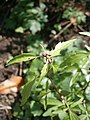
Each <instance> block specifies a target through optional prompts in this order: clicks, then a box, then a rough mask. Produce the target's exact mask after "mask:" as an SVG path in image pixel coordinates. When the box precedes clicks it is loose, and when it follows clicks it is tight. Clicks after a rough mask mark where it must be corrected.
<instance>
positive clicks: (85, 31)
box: [77, 25, 86, 32]
mask: <svg viewBox="0 0 90 120" xmlns="http://www.w3.org/2000/svg"><path fill="white" fill-rule="evenodd" d="M77 27H78V28H79V29H80V30H81V31H83V32H86V30H84V29H83V28H82V27H81V26H80V25H77Z"/></svg>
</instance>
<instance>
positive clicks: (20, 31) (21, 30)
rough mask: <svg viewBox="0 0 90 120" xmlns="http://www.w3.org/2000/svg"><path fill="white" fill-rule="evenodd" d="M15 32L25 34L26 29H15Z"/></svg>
mask: <svg viewBox="0 0 90 120" xmlns="http://www.w3.org/2000/svg"><path fill="white" fill-rule="evenodd" d="M15 32H17V33H23V32H24V28H23V27H18V28H17V29H15Z"/></svg>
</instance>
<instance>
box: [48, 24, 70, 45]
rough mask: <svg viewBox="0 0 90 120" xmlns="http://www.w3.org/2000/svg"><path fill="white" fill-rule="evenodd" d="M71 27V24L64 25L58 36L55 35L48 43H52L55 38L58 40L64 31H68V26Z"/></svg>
mask: <svg viewBox="0 0 90 120" xmlns="http://www.w3.org/2000/svg"><path fill="white" fill-rule="evenodd" d="M71 25H72V23H69V24H68V25H66V26H65V27H64V28H63V29H62V30H61V31H60V32H59V33H58V34H56V35H55V36H54V37H53V38H52V39H50V41H49V43H48V44H50V43H51V42H53V40H55V39H56V38H58V37H59V36H60V35H61V34H62V33H63V32H64V31H65V30H66V29H68V28H69V27H70V26H71Z"/></svg>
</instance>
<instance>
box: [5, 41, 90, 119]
mask: <svg viewBox="0 0 90 120" xmlns="http://www.w3.org/2000/svg"><path fill="white" fill-rule="evenodd" d="M75 42H76V39H74V40H70V41H66V42H62V43H61V42H60V43H58V44H57V45H56V46H55V49H54V50H51V51H48V50H46V49H45V48H43V46H42V45H41V46H42V48H43V51H44V52H43V53H40V54H39V55H34V54H33V53H23V54H21V55H18V56H16V57H14V58H13V59H11V60H10V61H9V62H8V63H7V65H10V64H14V63H18V62H22V61H28V60H32V64H31V67H30V70H29V73H28V76H29V77H28V82H27V83H26V84H25V85H24V87H23V89H22V90H21V96H22V100H21V105H22V106H23V105H25V106H27V105H28V104H29V105H30V108H29V109H30V110H31V114H33V116H34V117H36V116H42V117H50V118H51V119H53V118H55V119H57V117H58V118H59V119H60V120H82V117H84V118H85V119H86V118H87V119H89V118H90V116H89V112H90V110H89V108H87V105H88V104H89V103H88V102H87V103H85V102H86V101H87V100H89V94H87V93H88V92H87V91H89V88H88V87H89V81H88V80H87V75H88V72H89V71H88V70H87V71H85V70H86V68H87V69H88V67H87V66H89V64H90V62H89V60H90V57H89V55H90V52H89V51H84V50H77V51H76V52H73V53H70V52H69V54H67V53H68V52H66V54H65V55H63V59H62V52H63V50H64V49H66V48H67V47H68V46H71V45H72V43H73V44H74V45H75ZM40 61H42V62H40ZM42 64H43V65H42ZM41 66H43V67H42V70H41V72H40V73H37V69H39V68H40V67H41ZM39 70H40V69H39ZM30 93H32V95H31V94H30ZM34 94H35V96H34ZM32 99H33V100H32ZM42 105H43V106H44V110H43V109H42ZM35 106H36V107H35ZM24 109H25V107H24ZM39 111H40V112H39ZM29 118H30V116H29ZM85 119H83V120H85Z"/></svg>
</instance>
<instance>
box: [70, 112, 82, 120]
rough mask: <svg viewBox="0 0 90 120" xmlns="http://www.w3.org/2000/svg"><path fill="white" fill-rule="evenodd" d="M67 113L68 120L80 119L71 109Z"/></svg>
mask: <svg viewBox="0 0 90 120" xmlns="http://www.w3.org/2000/svg"><path fill="white" fill-rule="evenodd" d="M69 115H70V120H80V119H79V117H78V116H77V115H76V114H75V113H74V112H72V111H71V110H70V111H69Z"/></svg>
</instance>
